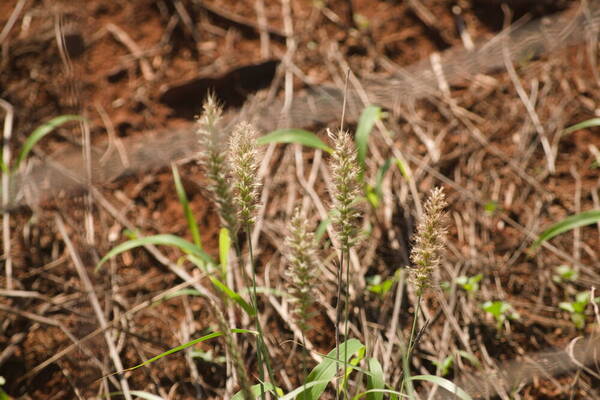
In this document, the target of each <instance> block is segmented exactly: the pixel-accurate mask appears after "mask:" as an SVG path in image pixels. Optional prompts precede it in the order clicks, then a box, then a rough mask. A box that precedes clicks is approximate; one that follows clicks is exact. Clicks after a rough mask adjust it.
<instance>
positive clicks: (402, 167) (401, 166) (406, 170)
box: [395, 158, 411, 181]
mask: <svg viewBox="0 0 600 400" xmlns="http://www.w3.org/2000/svg"><path fill="white" fill-rule="evenodd" d="M395 164H396V167H398V170H399V171H400V174H402V176H403V177H404V179H406V180H407V181H410V179H411V173H410V167H409V166H408V165H406V164H405V163H404V162H403V161H402V160H400V159H398V158H396V160H395Z"/></svg>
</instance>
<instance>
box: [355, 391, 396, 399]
mask: <svg viewBox="0 0 600 400" xmlns="http://www.w3.org/2000/svg"><path fill="white" fill-rule="evenodd" d="M384 394H389V395H390V399H397V398H399V397H406V398H408V396H407V395H405V394H403V393H400V392H397V391H395V390H390V389H369V390H367V391H365V392H362V393H359V394H357V395H356V396H354V397H353V398H352V400H358V399H361V398H363V397H365V396H367V399H370V398H371V397H369V395H378V396H381V397H378V398H380V399H383V395H384Z"/></svg>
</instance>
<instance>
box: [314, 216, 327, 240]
mask: <svg viewBox="0 0 600 400" xmlns="http://www.w3.org/2000/svg"><path fill="white" fill-rule="evenodd" d="M329 224H331V218H327V219H324V220H323V221H321V223H320V224H319V226H318V227H317V230H316V231H315V240H316V241H317V243H318V242H320V241H321V239H322V238H323V235H325V232H327V227H328V226H329Z"/></svg>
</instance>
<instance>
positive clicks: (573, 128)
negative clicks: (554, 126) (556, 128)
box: [563, 118, 600, 134]
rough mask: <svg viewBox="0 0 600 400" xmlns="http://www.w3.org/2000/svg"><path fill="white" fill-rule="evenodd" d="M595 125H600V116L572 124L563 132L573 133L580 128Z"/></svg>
mask: <svg viewBox="0 0 600 400" xmlns="http://www.w3.org/2000/svg"><path fill="white" fill-rule="evenodd" d="M595 126H600V118H591V119H588V120H587V121H583V122H579V123H578V124H575V125H572V126H570V127H568V128H567V129H565V130H564V131H563V133H565V134H566V133H573V132H575V131H578V130H580V129H585V128H592V127H595Z"/></svg>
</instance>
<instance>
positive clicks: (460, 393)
mask: <svg viewBox="0 0 600 400" xmlns="http://www.w3.org/2000/svg"><path fill="white" fill-rule="evenodd" d="M410 380H412V381H427V382H431V383H433V384H436V385H438V386H441V387H443V388H444V389H446V390H447V391H449V392H450V393H452V394H454V395H455V396H457V397H458V398H459V399H461V400H472V398H471V396H469V394H468V393H467V392H465V391H464V390H462V389H461V388H459V387H458V386H456V385H455V384H454V383H452V382H450V381H449V380H448V379H445V378H442V377H439V376H435V375H416V376H411V377H410Z"/></svg>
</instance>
